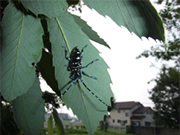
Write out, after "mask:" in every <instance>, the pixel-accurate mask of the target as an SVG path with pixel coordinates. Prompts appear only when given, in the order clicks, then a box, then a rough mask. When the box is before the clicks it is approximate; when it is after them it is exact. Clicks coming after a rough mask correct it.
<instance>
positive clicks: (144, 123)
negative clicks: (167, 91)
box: [141, 110, 155, 126]
mask: <svg viewBox="0 0 180 135" xmlns="http://www.w3.org/2000/svg"><path fill="white" fill-rule="evenodd" d="M143 115H144V116H145V118H144V119H142V121H141V124H142V126H155V123H154V119H153V114H152V112H151V110H148V111H146V112H145V113H144V114H143ZM149 124H150V125H149Z"/></svg>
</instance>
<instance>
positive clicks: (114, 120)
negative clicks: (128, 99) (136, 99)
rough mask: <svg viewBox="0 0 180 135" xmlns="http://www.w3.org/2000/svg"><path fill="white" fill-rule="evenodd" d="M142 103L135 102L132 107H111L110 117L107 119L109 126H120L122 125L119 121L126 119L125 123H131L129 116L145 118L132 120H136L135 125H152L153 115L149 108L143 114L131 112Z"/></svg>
mask: <svg viewBox="0 0 180 135" xmlns="http://www.w3.org/2000/svg"><path fill="white" fill-rule="evenodd" d="M142 106H143V105H142V104H136V105H135V106H134V107H133V108H131V109H119V110H117V109H113V110H111V112H110V116H111V117H110V118H109V120H108V122H109V126H110V127H116V128H120V127H124V126H122V125H121V123H120V121H125V120H126V121H127V123H126V125H125V126H127V125H131V124H132V123H131V119H130V118H131V116H145V118H143V119H141V120H133V121H134V122H137V125H136V126H139V125H141V126H154V120H153V115H152V112H151V110H150V109H149V110H147V111H146V112H145V113H143V114H133V112H134V111H135V110H136V109H138V108H139V107H142Z"/></svg>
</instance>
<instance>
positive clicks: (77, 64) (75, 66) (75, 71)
mask: <svg viewBox="0 0 180 135" xmlns="http://www.w3.org/2000/svg"><path fill="white" fill-rule="evenodd" d="M86 47H87V45H85V46H84V47H83V48H82V50H81V51H80V50H79V49H78V48H77V46H76V47H74V48H73V49H72V51H71V54H70V55H69V53H68V51H67V48H66V47H64V46H63V48H64V50H65V57H66V59H67V60H68V61H69V65H65V66H66V67H67V69H68V71H71V75H70V78H71V79H72V82H71V84H70V85H69V87H68V88H67V89H66V90H65V91H64V92H63V93H62V94H61V97H63V96H64V94H65V93H66V92H68V90H69V89H70V88H71V86H72V85H74V84H76V83H77V81H78V80H80V82H82V84H83V85H84V87H85V88H86V89H87V90H88V91H89V92H91V94H92V95H94V97H96V98H97V99H98V100H99V101H100V102H101V103H103V104H104V105H106V106H107V107H108V109H109V107H110V106H108V105H107V104H106V103H105V102H104V101H102V100H101V99H100V98H99V97H98V96H97V95H96V94H95V93H94V92H92V91H91V90H90V89H89V88H88V87H87V85H86V84H85V83H84V81H83V80H82V75H85V76H88V77H90V78H92V79H95V80H96V79H97V78H96V77H94V76H90V75H88V74H87V73H86V72H84V71H83V70H82V69H83V68H87V67H88V66H90V65H91V64H93V63H94V62H96V61H98V59H95V60H93V61H91V62H90V63H89V64H87V65H86V66H82V64H81V60H82V53H83V51H84V49H85V48H86Z"/></svg>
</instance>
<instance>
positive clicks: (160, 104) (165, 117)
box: [150, 66, 180, 127]
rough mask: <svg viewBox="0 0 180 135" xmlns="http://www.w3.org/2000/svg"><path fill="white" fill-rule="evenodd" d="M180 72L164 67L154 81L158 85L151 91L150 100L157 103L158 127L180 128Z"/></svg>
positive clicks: (156, 118) (156, 116)
mask: <svg viewBox="0 0 180 135" xmlns="http://www.w3.org/2000/svg"><path fill="white" fill-rule="evenodd" d="M179 77H180V71H179V70H178V69H176V68H166V67H165V66H163V68H162V69H161V72H160V73H159V76H158V77H157V78H156V79H154V81H155V83H156V85H155V86H154V87H153V89H152V90H151V91H150V94H151V97H150V99H151V100H152V101H153V102H154V103H155V108H154V109H155V115H154V116H155V120H156V124H157V125H163V126H165V127H178V126H179V123H180V121H179V112H180V107H179V101H180V94H179V91H180V87H179V84H180V81H179Z"/></svg>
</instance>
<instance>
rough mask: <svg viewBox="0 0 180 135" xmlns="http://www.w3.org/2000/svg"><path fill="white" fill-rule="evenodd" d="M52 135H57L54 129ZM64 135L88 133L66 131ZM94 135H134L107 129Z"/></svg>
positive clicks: (76, 130)
mask: <svg viewBox="0 0 180 135" xmlns="http://www.w3.org/2000/svg"><path fill="white" fill-rule="evenodd" d="M44 131H47V129H44ZM41 135H45V132H44V133H41ZM53 135H58V134H57V133H56V129H54V133H53ZM65 135H88V132H87V131H86V130H85V129H66V130H65ZM94 135H134V134H126V133H123V132H121V134H120V131H119V130H112V129H108V131H107V132H104V131H102V130H99V129H98V130H97V131H96V132H95V134H94Z"/></svg>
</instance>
